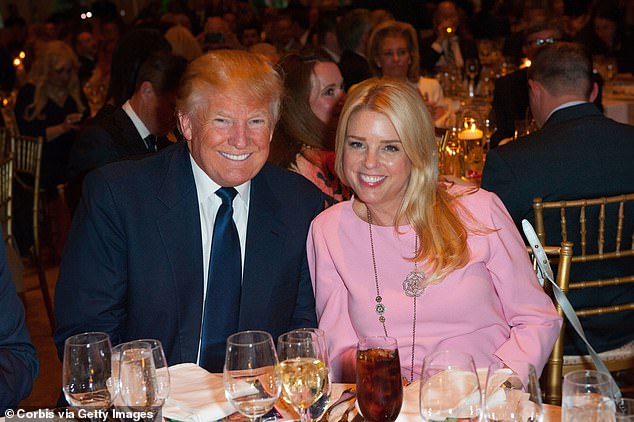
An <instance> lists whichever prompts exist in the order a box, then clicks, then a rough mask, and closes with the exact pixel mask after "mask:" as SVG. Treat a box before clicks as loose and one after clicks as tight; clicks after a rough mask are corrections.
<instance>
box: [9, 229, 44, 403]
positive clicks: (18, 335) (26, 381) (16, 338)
mask: <svg viewBox="0 0 634 422" xmlns="http://www.w3.org/2000/svg"><path fill="white" fill-rule="evenodd" d="M39 368H40V365H39V362H38V360H37V356H36V354H35V348H34V347H33V343H31V337H30V336H29V331H28V330H27V328H26V323H25V321H24V307H23V306H22V302H20V299H19V298H18V295H17V294H16V293H15V285H14V284H13V279H12V278H11V272H10V270H9V266H8V265H7V259H6V252H5V246H4V237H3V236H2V230H1V229H0V415H4V411H5V410H6V409H8V408H12V407H16V406H17V405H18V403H19V402H20V400H22V399H24V398H25V397H26V396H28V395H29V394H30V393H31V388H32V387H33V382H34V381H35V377H37V373H38V372H39Z"/></svg>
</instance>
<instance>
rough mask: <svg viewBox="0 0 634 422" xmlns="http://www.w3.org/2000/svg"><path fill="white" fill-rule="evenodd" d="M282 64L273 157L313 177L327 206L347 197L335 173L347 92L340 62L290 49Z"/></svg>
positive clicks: (307, 176) (283, 164) (271, 154)
mask: <svg viewBox="0 0 634 422" xmlns="http://www.w3.org/2000/svg"><path fill="white" fill-rule="evenodd" d="M280 67H281V68H282V71H283V74H284V90H285V92H284V100H283V103H282V113H281V116H280V120H279V122H278V124H277V127H276V128H275V132H274V133H273V142H272V143H271V153H270V154H269V161H270V162H272V163H273V164H277V165H279V166H282V167H286V168H289V169H291V170H293V171H295V172H297V173H300V174H301V175H303V176H304V177H306V178H307V179H308V180H310V181H311V182H313V183H314V184H315V185H316V186H317V187H318V188H320V189H321V191H322V192H323V193H324V196H325V197H326V203H327V205H332V204H334V203H337V202H339V201H342V200H344V199H348V197H349V195H348V190H347V188H346V187H345V186H344V185H342V184H341V182H340V181H339V178H338V177H337V175H336V174H335V173H334V152H333V147H334V139H335V131H336V129H337V121H338V119H339V112H340V111H341V104H342V103H343V97H344V94H345V93H344V90H343V78H342V76H341V72H339V68H338V67H337V64H336V63H335V62H333V61H332V59H331V58H329V57H326V56H321V55H318V54H315V55H308V56H303V55H299V54H290V55H288V56H286V57H284V58H283V59H282V61H281V62H280Z"/></svg>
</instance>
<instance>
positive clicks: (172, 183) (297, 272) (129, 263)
mask: <svg viewBox="0 0 634 422" xmlns="http://www.w3.org/2000/svg"><path fill="white" fill-rule="evenodd" d="M323 204H324V200H323V197H322V195H321V192H320V191H319V190H318V189H317V188H316V187H315V186H314V185H312V184H311V183H310V182H309V181H308V180H306V179H304V178H303V177H302V176H300V175H298V174H295V173H291V172H289V171H287V170H283V169H281V168H278V167H274V166H271V165H268V164H266V165H265V166H264V168H263V169H262V170H261V171H260V172H259V173H258V174H257V176H256V177H255V178H254V179H253V180H252V182H251V198H250V205H249V218H248V225H247V239H246V252H245V259H244V270H243V280H242V297H241V302H240V310H241V311H240V317H239V324H238V325H239V330H247V329H260V330H264V331H268V332H270V333H271V335H272V336H273V338H277V336H278V335H279V334H281V333H283V332H285V331H287V330H290V329H293V328H297V327H309V326H316V324H317V319H316V315H315V301H314V295H313V291H312V287H311V282H310V276H309V273H308V265H307V259H306V249H305V244H306V236H307V233H308V228H309V225H310V222H311V220H312V219H313V217H315V215H317V214H318V213H319V212H320V211H321V209H322V208H323ZM201 244H202V240H201V229H200V215H199V210H198V198H197V193H196V186H195V183H194V177H193V172H192V168H191V162H190V154H189V150H188V148H187V144H186V143H179V144H176V145H174V146H172V147H169V148H166V149H165V150H163V151H161V152H159V153H158V154H155V155H152V156H150V157H148V158H145V159H143V160H138V161H121V162H117V163H113V164H110V165H107V166H104V167H101V168H99V169H97V170H95V171H93V172H91V173H90V174H89V175H88V176H87V177H86V179H85V182H84V189H83V193H82V200H81V202H80V205H79V208H78V209H77V212H76V214H75V217H74V219H73V223H72V226H71V229H70V233H69V236H68V240H67V243H66V249H65V252H64V256H63V259H62V263H61V266H60V274H59V279H58V281H57V286H56V290H55V318H56V323H57V327H56V332H55V342H56V344H57V347H58V352H59V354H60V356H61V355H62V352H63V343H64V340H65V339H66V338H67V337H69V336H71V335H73V334H76V333H79V332H83V331H103V332H106V333H108V334H109V335H110V337H111V340H112V343H113V344H118V343H120V342H124V341H129V340H132V339H139V338H157V339H160V340H161V341H162V343H163V347H164V349H165V353H166V356H167V360H168V362H169V364H170V365H173V364H176V363H180V362H196V358H197V354H198V344H199V339H200V329H201V322H202V313H203V257H202V247H201ZM214 300H222V298H214Z"/></svg>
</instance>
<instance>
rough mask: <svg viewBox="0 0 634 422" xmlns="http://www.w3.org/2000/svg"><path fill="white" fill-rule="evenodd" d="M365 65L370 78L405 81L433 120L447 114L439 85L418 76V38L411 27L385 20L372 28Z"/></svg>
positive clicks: (447, 102) (430, 79)
mask: <svg viewBox="0 0 634 422" xmlns="http://www.w3.org/2000/svg"><path fill="white" fill-rule="evenodd" d="M368 62H369V63H370V69H371V70H372V73H373V74H374V76H377V77H389V78H395V79H399V80H402V81H407V82H408V83H409V84H411V85H412V86H414V87H416V88H417V89H418V92H419V93H420V95H421V96H422V98H423V101H424V103H425V105H426V106H427V107H428V108H429V111H430V112H431V113H432V116H433V117H434V120H437V119H440V118H442V117H443V116H445V115H446V114H447V110H448V108H449V106H450V103H449V101H445V98H444V95H443V91H442V87H441V86H440V83H438V81H437V80H436V79H433V78H426V77H422V76H420V53H419V51H418V38H417V34H416V30H415V29H414V27H412V25H410V24H408V23H405V22H399V21H394V20H388V21H384V22H381V23H380V24H378V25H377V26H375V27H374V29H373V30H372V32H371V33H370V38H369V40H368ZM439 126H443V125H440V124H439Z"/></svg>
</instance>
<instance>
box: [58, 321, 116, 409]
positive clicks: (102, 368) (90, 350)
mask: <svg viewBox="0 0 634 422" xmlns="http://www.w3.org/2000/svg"><path fill="white" fill-rule="evenodd" d="M111 354H112V346H111V345H110V338H109V337H108V334H106V333H99V332H88V333H82V334H77V335H74V336H72V337H69V338H67V339H66V341H65V342H64V360H63V365H62V390H63V391H64V396H66V400H67V401H68V403H69V404H70V405H71V406H73V407H82V408H88V409H90V410H105V409H108V408H109V407H110V405H111V404H112V401H113V398H114V396H115V395H116V393H117V390H116V387H115V386H113V382H112V360H111Z"/></svg>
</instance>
